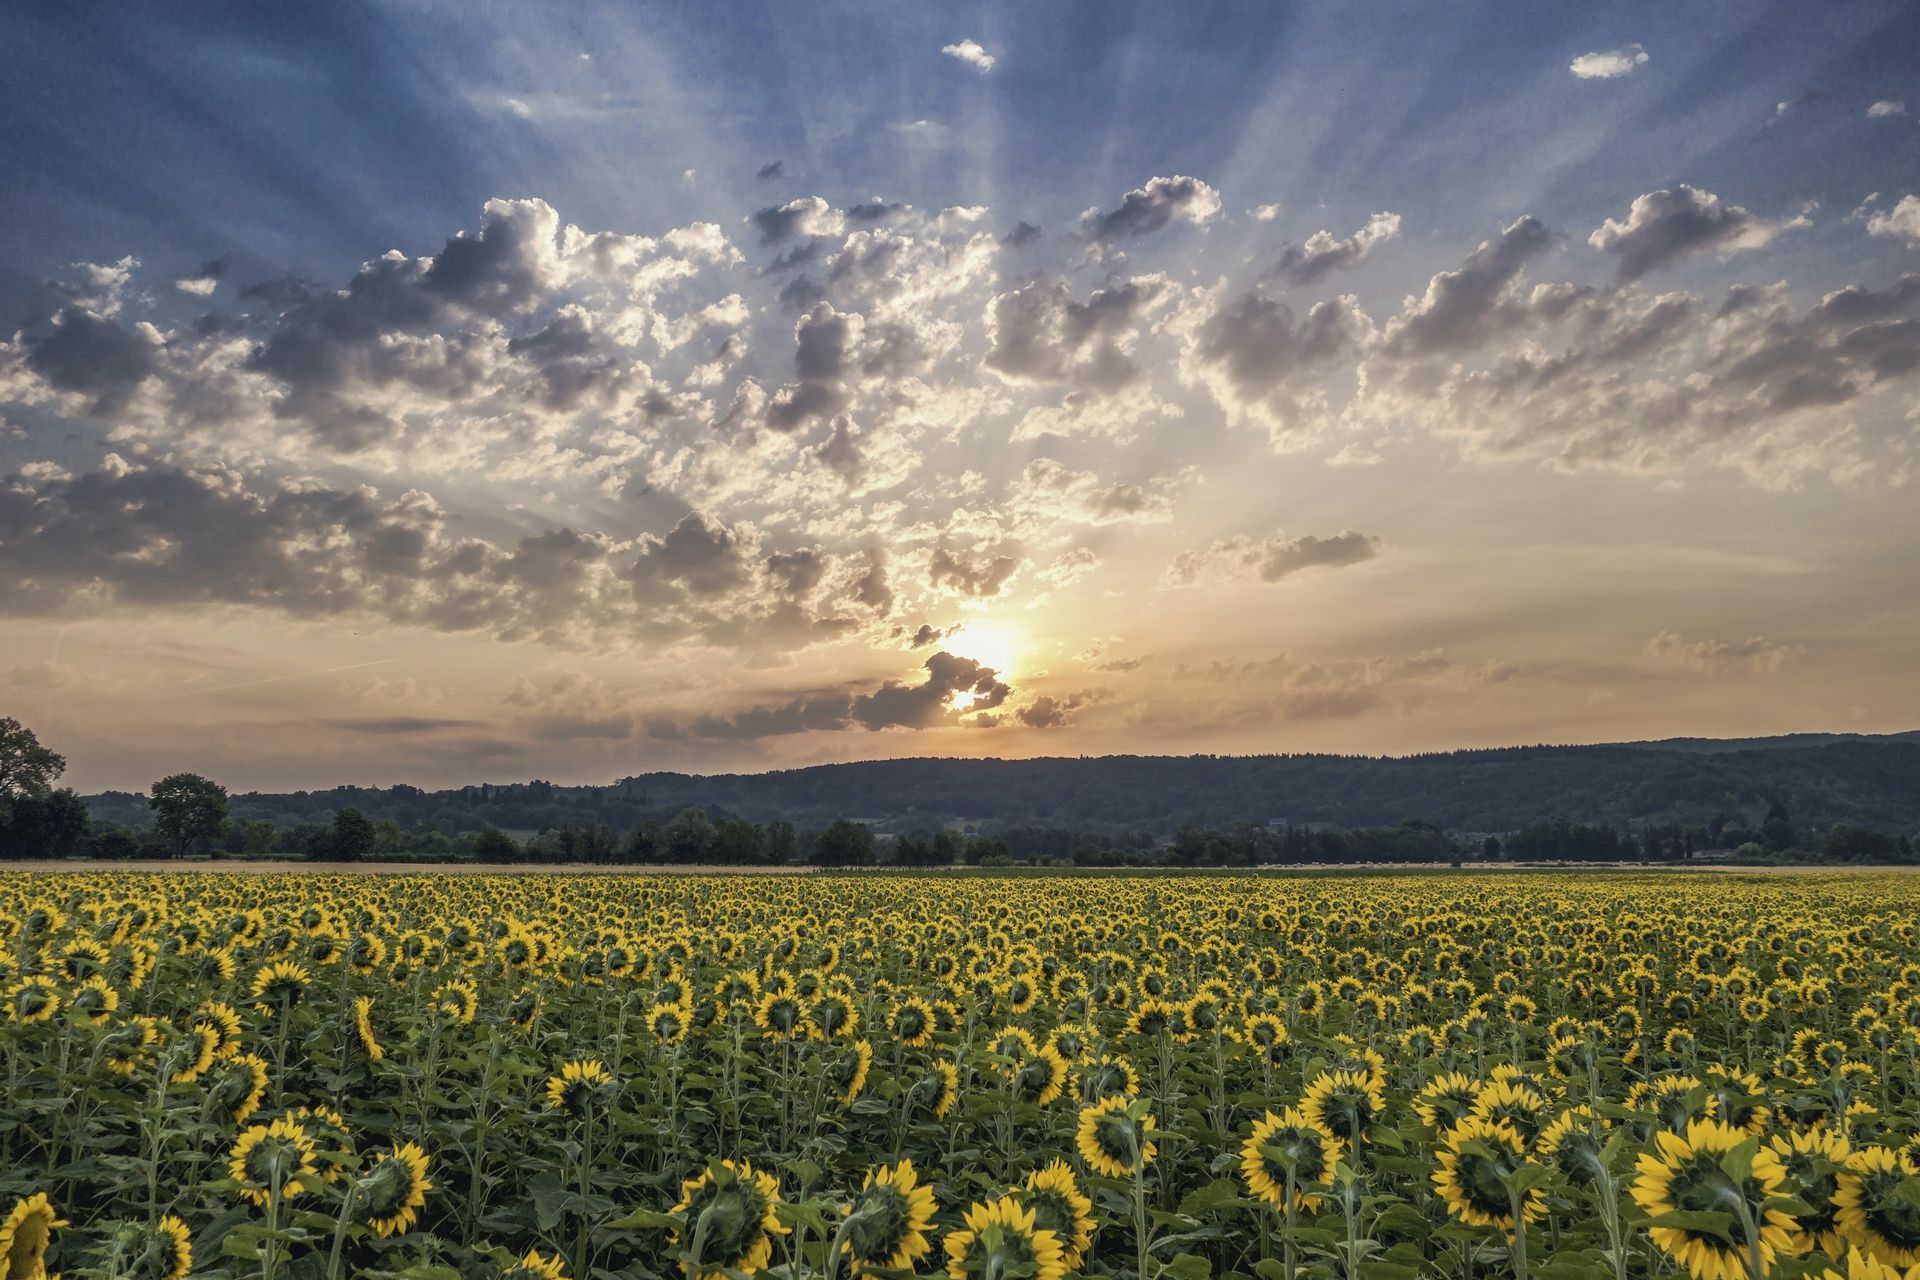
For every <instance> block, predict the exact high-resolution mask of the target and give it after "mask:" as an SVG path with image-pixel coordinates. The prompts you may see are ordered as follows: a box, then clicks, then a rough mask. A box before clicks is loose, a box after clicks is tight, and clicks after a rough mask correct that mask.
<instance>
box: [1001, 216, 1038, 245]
mask: <svg viewBox="0 0 1920 1280" xmlns="http://www.w3.org/2000/svg"><path fill="white" fill-rule="evenodd" d="M1039 238H1040V228H1038V227H1036V226H1034V225H1033V224H1032V223H1031V222H1016V223H1014V224H1013V230H1011V231H1009V232H1007V233H1006V234H1005V235H1003V236H1001V237H1000V244H1001V247H1002V248H1006V249H1018V248H1020V247H1022V246H1023V245H1029V244H1032V243H1033V242H1034V241H1036V240H1038V239H1039Z"/></svg>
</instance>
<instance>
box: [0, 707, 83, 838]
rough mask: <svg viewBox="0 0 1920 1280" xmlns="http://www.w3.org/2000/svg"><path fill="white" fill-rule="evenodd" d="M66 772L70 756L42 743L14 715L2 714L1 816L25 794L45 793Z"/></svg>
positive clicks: (40, 794) (0, 746)
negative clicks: (13, 802)
mask: <svg viewBox="0 0 1920 1280" xmlns="http://www.w3.org/2000/svg"><path fill="white" fill-rule="evenodd" d="M66 771H67V758H66V757H65V756H63V755H61V754H60V753H59V752H58V751H55V750H53V749H52V748H51V747H43V746H41V745H40V739H39V738H37V737H35V736H34V733H33V730H31V729H29V728H27V726H25V725H23V724H21V723H20V722H19V721H18V720H15V719H14V718H13V717H12V716H5V717H0V817H4V816H5V809H6V807H7V806H8V805H9V804H10V803H11V802H12V801H14V800H17V799H19V798H20V797H22V796H44V795H45V794H47V792H48V791H50V790H52V789H53V780H54V779H55V778H57V777H59V776H60V775H61V774H63V773H65V772H66Z"/></svg>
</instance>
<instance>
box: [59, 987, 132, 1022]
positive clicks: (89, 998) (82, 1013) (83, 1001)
mask: <svg viewBox="0 0 1920 1280" xmlns="http://www.w3.org/2000/svg"><path fill="white" fill-rule="evenodd" d="M119 1007H120V993H119V991H117V990H116V989H115V988H114V986H113V984H112V983H110V982H108V981H107V980H106V979H105V978H103V977H100V976H99V975H98V974H95V975H94V976H93V977H91V978H88V979H87V980H86V981H85V982H82V983H81V984H80V985H79V986H77V987H75V988H74V989H73V994H72V995H71V996H70V997H68V999H67V1016H68V1017H70V1018H85V1019H86V1020H87V1021H88V1022H90V1023H92V1024H93V1025H94V1026H96V1027H100V1026H105V1025H106V1024H107V1023H108V1022H110V1021H112V1019H113V1011H114V1010H115V1009H118V1008H119Z"/></svg>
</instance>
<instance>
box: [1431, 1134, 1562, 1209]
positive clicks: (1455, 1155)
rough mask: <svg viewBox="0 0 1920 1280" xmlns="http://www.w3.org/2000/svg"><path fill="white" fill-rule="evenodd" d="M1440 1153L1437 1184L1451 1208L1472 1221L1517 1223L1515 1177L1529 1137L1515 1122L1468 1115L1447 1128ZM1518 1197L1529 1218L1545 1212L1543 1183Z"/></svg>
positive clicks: (1524, 1159) (1523, 1160)
mask: <svg viewBox="0 0 1920 1280" xmlns="http://www.w3.org/2000/svg"><path fill="white" fill-rule="evenodd" d="M1435 1159H1436V1162H1437V1164H1438V1165H1439V1167H1438V1168H1436V1169H1435V1170H1434V1171H1433V1187H1434V1190H1435V1191H1437V1192H1438V1193H1439V1195H1440V1199H1441V1200H1442V1201H1444V1202H1445V1204H1446V1206H1447V1212H1448V1213H1451V1214H1452V1215H1453V1216H1454V1217H1456V1218H1458V1219H1459V1220H1460V1221H1462V1222H1464V1223H1466V1224H1467V1225H1468V1226H1470V1227H1496V1228H1499V1229H1500V1230H1502V1231H1510V1230H1512V1229H1513V1225H1514V1204H1515V1196H1514V1181H1515V1178H1516V1176H1517V1175H1518V1174H1519V1173H1520V1171H1521V1170H1522V1169H1524V1168H1526V1167H1527V1165H1528V1160H1527V1149H1526V1143H1525V1141H1524V1140H1523V1139H1522V1138H1521V1137H1520V1135H1519V1133H1518V1132H1516V1131H1515V1130H1514V1127H1513V1126H1512V1125H1511V1124H1508V1123H1507V1122H1506V1121H1504V1120H1500V1121H1489V1120H1486V1119H1483V1118H1482V1117H1479V1116H1468V1117H1467V1118H1466V1119H1465V1120H1462V1121H1461V1122H1460V1123H1459V1124H1457V1125H1455V1126H1454V1127H1453V1128H1451V1129H1449V1130H1447V1133H1446V1136H1445V1137H1443V1138H1442V1139H1441V1141H1440V1150H1439V1152H1438V1153H1437V1154H1436V1156H1435ZM1518 1203H1519V1208H1520V1216H1521V1217H1522V1218H1524V1219H1525V1220H1526V1221H1528V1222H1532V1221H1533V1220H1534V1219H1535V1218H1538V1217H1539V1216H1540V1215H1541V1214H1543V1213H1545V1212H1546V1197H1545V1196H1544V1195H1543V1194H1542V1192H1541V1189H1540V1188H1539V1187H1538V1186H1533V1187H1529V1188H1527V1189H1526V1190H1525V1191H1524V1192H1522V1193H1520V1195H1519V1198H1518Z"/></svg>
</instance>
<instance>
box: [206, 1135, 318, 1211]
mask: <svg viewBox="0 0 1920 1280" xmlns="http://www.w3.org/2000/svg"><path fill="white" fill-rule="evenodd" d="M227 1176H228V1177H230V1178H232V1179H233V1180H234V1181H235V1182H236V1183H238V1184H239V1185H238V1187H236V1188H235V1194H236V1195H238V1196H239V1197H240V1198H241V1199H242V1200H245V1201H247V1202H248V1203H250V1204H252V1205H254V1206H256V1207H259V1206H263V1205H266V1204H268V1203H270V1202H271V1201H272V1200H273V1199H274V1197H275V1196H276V1195H277V1196H279V1197H280V1198H281V1199H285V1200H290V1199H292V1198H293V1197H295V1196H297V1195H301V1194H303V1193H304V1192H305V1191H307V1189H308V1187H307V1182H306V1179H309V1178H310V1179H312V1181H313V1184H314V1185H315V1186H317V1185H319V1183H320V1172H319V1169H318V1167H317V1166H316V1165H315V1163H314V1156H313V1137H312V1135H311V1134H309V1133H308V1132H307V1131H306V1129H304V1128H302V1127H301V1126H300V1124H299V1123H297V1122H296V1121H293V1120H289V1119H287V1118H285V1117H282V1118H280V1119H278V1120H275V1121H274V1122H273V1123H272V1124H270V1125H261V1124H257V1125H254V1126H253V1127H252V1128H250V1129H248V1130H247V1131H246V1132H245V1133H242V1134H241V1135H240V1137H239V1139H238V1140H237V1141H236V1142H235V1143H234V1144H233V1152H232V1155H231V1156H230V1157H229V1158H228V1160H227Z"/></svg>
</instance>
